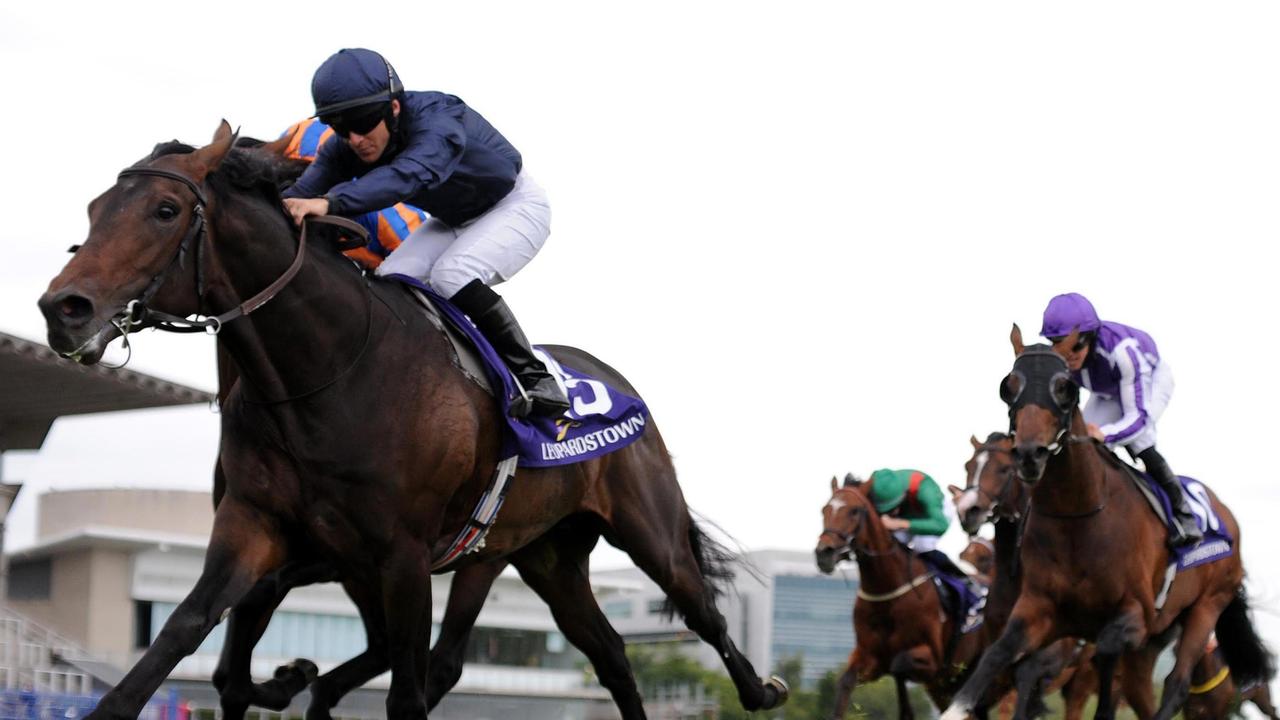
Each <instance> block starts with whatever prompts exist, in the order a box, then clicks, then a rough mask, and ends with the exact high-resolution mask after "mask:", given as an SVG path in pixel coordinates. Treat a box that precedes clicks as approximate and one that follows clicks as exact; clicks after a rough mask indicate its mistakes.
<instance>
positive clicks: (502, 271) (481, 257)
mask: <svg viewBox="0 0 1280 720" xmlns="http://www.w3.org/2000/svg"><path fill="white" fill-rule="evenodd" d="M550 234H551V205H550V203H549V202H548V200H547V193H546V191H545V190H543V189H542V187H541V186H539V185H538V184H537V183H536V182H534V181H533V180H532V179H531V178H530V177H529V176H528V175H527V174H525V173H524V172H523V171H522V172H521V173H520V174H519V175H518V176H516V184H515V186H514V187H513V188H511V192H509V193H507V196H506V197H504V198H502V199H501V200H499V201H498V204H496V205H494V206H493V207H492V208H490V210H489V211H488V212H486V213H485V214H483V215H481V216H480V217H478V218H476V219H474V220H471V221H469V222H466V223H464V224H462V225H459V226H457V227H454V226H451V225H447V224H445V223H443V222H441V221H440V220H437V219H436V218H427V221H426V222H424V223H423V224H422V225H420V226H419V227H418V229H417V230H414V231H413V234H411V235H410V236H409V237H408V238H406V239H405V241H404V242H403V243H401V245H400V247H398V248H396V250H395V252H393V253H391V254H390V255H388V256H387V259H386V260H384V261H383V262H382V264H381V265H379V266H378V270H377V273H378V274H379V275H390V274H392V273H399V274H402V275H408V276H410V277H415V278H417V279H419V280H421V281H422V282H424V283H426V284H427V285H430V286H431V288H432V289H433V290H435V291H436V292H438V293H440V294H441V295H443V296H445V297H447V298H448V297H453V295H454V293H456V292H458V291H459V290H461V289H462V288H463V286H465V285H466V284H467V283H469V282H471V281H472V280H476V279H479V280H480V281H481V282H483V283H484V284H485V285H497V284H498V283H500V282H503V281H504V280H509V279H511V276H512V275H515V274H516V272H518V271H519V270H520V269H521V268H523V267H524V266H525V265H528V264H529V261H530V260H532V259H533V256H534V255H537V254H538V251H539V250H541V249H542V246H543V244H544V243H546V241H547V236H548V235H550Z"/></svg>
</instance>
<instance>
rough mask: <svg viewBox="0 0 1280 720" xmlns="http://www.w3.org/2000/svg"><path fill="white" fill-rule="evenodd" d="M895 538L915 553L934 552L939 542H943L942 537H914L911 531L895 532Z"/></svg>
mask: <svg viewBox="0 0 1280 720" xmlns="http://www.w3.org/2000/svg"><path fill="white" fill-rule="evenodd" d="M893 536H894V537H895V538H897V539H898V542H900V543H902V544H903V545H906V546H907V547H909V548H911V550H912V551H913V552H915V553H923V552H929V551H930V550H934V549H936V548H937V547H938V541H940V540H942V536H940V535H913V534H911V531H910V530H895V531H894V532H893Z"/></svg>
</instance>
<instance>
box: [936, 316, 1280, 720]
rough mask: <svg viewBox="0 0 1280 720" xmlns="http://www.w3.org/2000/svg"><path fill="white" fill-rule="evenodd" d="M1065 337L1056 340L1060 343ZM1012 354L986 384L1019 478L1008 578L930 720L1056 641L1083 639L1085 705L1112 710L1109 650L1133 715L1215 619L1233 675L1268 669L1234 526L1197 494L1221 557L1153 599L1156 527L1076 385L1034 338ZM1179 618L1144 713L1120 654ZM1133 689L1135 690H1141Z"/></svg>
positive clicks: (1168, 682)
mask: <svg viewBox="0 0 1280 720" xmlns="http://www.w3.org/2000/svg"><path fill="white" fill-rule="evenodd" d="M1077 336H1078V333H1075V332H1073V333H1072V335H1071V337H1069V338H1068V340H1067V344H1068V345H1071V344H1074V343H1075V341H1076V338H1077ZM1010 340H1011V342H1012V344H1013V348H1014V354H1015V356H1016V360H1015V361H1014V365H1013V370H1012V372H1010V373H1009V374H1008V375H1007V376H1006V377H1005V378H1004V380H1003V382H1002V383H1001V386H1000V397H1001V399H1002V400H1004V401H1005V403H1006V404H1007V405H1008V406H1009V418H1010V426H1011V430H1012V434H1013V436H1014V438H1015V441H1014V445H1013V450H1012V457H1013V461H1014V465H1015V467H1016V469H1017V474H1018V476H1019V477H1020V479H1021V480H1022V481H1023V482H1025V483H1027V484H1028V485H1029V486H1031V502H1030V505H1029V508H1030V509H1029V515H1028V518H1027V523H1026V528H1025V530H1024V532H1023V535H1022V546H1021V547H1022V549H1021V553H1020V556H1019V562H1020V566H1021V571H1022V586H1021V592H1020V594H1019V595H1018V599H1017V601H1016V602H1015V604H1014V607H1013V610H1012V613H1011V614H1010V618H1009V622H1008V624H1007V625H1006V626H1005V629H1004V632H1003V633H1002V634H1001V636H1000V639H999V640H998V641H997V642H996V643H995V644H994V645H992V646H991V647H990V648H989V649H988V651H987V652H986V654H985V655H984V656H983V658H982V660H981V662H980V663H979V665H978V667H977V669H976V670H975V671H974V672H973V674H972V675H970V676H969V679H968V680H967V681H966V682H965V685H964V687H963V688H962V689H961V690H960V692H959V693H957V695H956V697H955V700H954V701H953V702H952V705H951V706H950V707H949V708H948V709H947V711H946V712H945V713H944V714H943V716H942V718H943V720H962V718H964V717H965V716H966V715H967V714H968V713H969V711H970V710H971V709H972V708H974V707H975V706H977V704H978V703H979V702H980V701H981V700H982V698H983V696H984V693H985V692H986V691H987V689H988V687H989V686H990V685H991V683H992V682H993V681H994V680H995V678H996V676H997V675H999V674H1000V673H1001V672H1003V671H1004V670H1005V669H1006V668H1007V667H1009V666H1010V665H1011V664H1012V663H1014V662H1016V661H1018V660H1020V659H1022V658H1023V657H1025V656H1026V655H1027V654H1028V653H1034V652H1036V651H1038V650H1040V649H1042V648H1044V647H1047V646H1048V645H1049V644H1051V643H1053V642H1054V641H1056V640H1058V639H1060V638H1062V637H1076V638H1084V639H1087V640H1091V641H1093V642H1094V643H1095V645H1096V650H1095V656H1094V657H1095V660H1094V662H1095V664H1096V667H1097V670H1098V696H1099V701H1098V711H1097V714H1096V715H1095V717H1101V718H1111V717H1114V708H1113V704H1112V702H1111V684H1112V678H1113V676H1114V673H1115V667H1116V663H1117V661H1118V660H1120V659H1121V655H1122V654H1123V655H1124V656H1125V658H1124V659H1125V662H1126V665H1125V667H1124V672H1123V675H1122V680H1123V682H1124V686H1125V688H1126V696H1127V697H1128V698H1129V701H1130V705H1131V706H1132V707H1133V709H1134V711H1135V712H1136V713H1137V714H1138V715H1139V717H1141V718H1144V719H1145V718H1150V717H1153V716H1154V717H1156V718H1157V719H1158V720H1169V718H1172V717H1173V716H1174V715H1175V714H1176V713H1177V712H1178V710H1179V709H1180V708H1181V707H1182V704H1183V703H1184V701H1185V700H1186V697H1187V693H1188V689H1189V687H1190V676H1191V669H1192V667H1193V666H1194V664H1195V663H1196V661H1197V660H1199V658H1200V655H1201V653H1202V651H1203V649H1204V646H1205V643H1206V641H1207V640H1208V638H1209V634H1210V633H1211V632H1213V631H1214V629H1215V627H1216V628H1217V633H1218V639H1219V642H1221V644H1222V648H1223V651H1224V657H1225V658H1226V661H1227V664H1228V665H1229V666H1230V667H1231V671H1232V674H1233V675H1235V676H1236V677H1237V678H1238V679H1239V680H1240V681H1241V682H1242V683H1248V682H1252V681H1258V680H1263V679H1267V678H1270V676H1271V675H1272V668H1271V665H1272V659H1271V657H1270V655H1269V653H1268V652H1267V650H1266V648H1265V647H1264V646H1263V645H1262V642H1261V640H1260V639H1259V638H1258V635H1257V632H1256V631H1255V630H1254V628H1253V625H1252V622H1251V619H1250V617H1249V607H1248V602H1247V599H1246V596H1245V594H1244V588H1243V586H1242V583H1243V580H1244V568H1243V565H1242V564H1241V560H1240V528H1239V525H1238V524H1237V523H1236V520H1235V517H1234V516H1233V515H1232V514H1231V512H1230V510H1228V509H1227V507H1226V506H1225V505H1223V504H1222V503H1221V502H1220V501H1219V500H1218V499H1217V498H1216V496H1213V495H1212V493H1210V494H1209V499H1210V502H1211V503H1212V509H1213V510H1214V511H1215V512H1216V513H1217V514H1218V516H1219V518H1220V520H1221V521H1222V523H1223V524H1224V527H1225V529H1226V531H1227V532H1228V533H1229V535H1230V536H1231V537H1232V538H1234V539H1235V548H1234V552H1233V553H1232V554H1231V555H1230V556H1227V557H1224V558H1221V559H1218V560H1216V561H1214V562H1209V563H1205V564H1203V565H1199V566H1196V567H1192V568H1189V569H1186V570H1183V571H1181V572H1179V573H1178V574H1177V576H1176V577H1175V578H1174V579H1173V582H1172V586H1171V587H1170V588H1169V590H1168V592H1167V594H1164V603H1163V605H1158V604H1157V597H1159V596H1161V595H1162V592H1161V591H1162V588H1163V585H1164V578H1165V575H1166V569H1167V568H1168V567H1169V558H1170V555H1169V550H1168V548H1167V546H1166V538H1167V530H1166V528H1165V526H1164V524H1163V523H1162V522H1161V521H1160V519H1159V518H1157V517H1156V515H1155V514H1154V513H1153V512H1152V511H1151V509H1150V508H1149V507H1148V505H1147V502H1146V499H1145V498H1144V496H1143V495H1142V494H1141V492H1140V491H1139V490H1138V489H1137V487H1136V486H1135V485H1134V483H1133V481H1132V479H1131V478H1130V475H1129V472H1130V471H1129V470H1128V469H1126V468H1125V467H1123V466H1122V463H1121V462H1120V461H1119V460H1118V459H1117V458H1115V456H1114V455H1112V454H1110V453H1109V452H1108V451H1106V450H1105V449H1104V448H1103V447H1101V446H1100V445H1098V444H1096V443H1095V442H1094V441H1093V440H1092V439H1090V438H1089V437H1088V435H1087V434H1086V431H1085V425H1084V420H1083V418H1082V417H1081V414H1080V410H1079V407H1078V402H1079V386H1078V385H1077V384H1076V383H1075V381H1074V380H1073V379H1072V377H1071V373H1070V371H1069V370H1068V368H1067V364H1066V360H1064V359H1063V357H1062V356H1061V355H1059V354H1058V353H1056V352H1054V350H1053V348H1051V347H1050V346H1048V345H1035V346H1031V347H1025V346H1024V345H1023V342H1022V334H1021V331H1020V330H1019V329H1018V328H1017V326H1016V325H1015V326H1014V329H1013V332H1012V334H1011V336H1010ZM1177 625H1181V628H1182V631H1181V634H1180V636H1179V638H1178V640H1177V645H1176V646H1175V652H1174V655H1175V661H1174V666H1173V670H1172V671H1171V672H1170V673H1169V675H1168V677H1167V678H1166V679H1165V684H1164V693H1163V695H1162V697H1161V701H1160V706H1159V708H1158V710H1155V712H1154V715H1153V712H1152V710H1153V708H1154V699H1153V697H1152V691H1151V686H1150V684H1149V682H1148V678H1149V677H1150V669H1149V668H1147V670H1146V674H1145V675H1144V674H1142V673H1140V672H1138V671H1139V669H1140V668H1139V667H1136V666H1131V665H1130V664H1128V662H1129V659H1130V658H1135V657H1137V658H1147V657H1151V658H1152V659H1153V658H1154V656H1153V655H1151V654H1150V653H1144V652H1136V651H1142V650H1144V649H1147V648H1152V647H1160V646H1162V645H1163V644H1165V643H1167V636H1168V635H1169V634H1171V633H1172V631H1174V630H1176V626H1177ZM1144 688H1145V692H1143V690H1144Z"/></svg>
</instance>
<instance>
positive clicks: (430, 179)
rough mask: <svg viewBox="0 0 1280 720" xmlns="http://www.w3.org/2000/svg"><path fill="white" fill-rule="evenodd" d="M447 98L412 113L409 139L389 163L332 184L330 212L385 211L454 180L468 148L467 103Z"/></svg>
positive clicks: (329, 195) (328, 194)
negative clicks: (464, 118) (459, 163)
mask: <svg viewBox="0 0 1280 720" xmlns="http://www.w3.org/2000/svg"><path fill="white" fill-rule="evenodd" d="M444 97H445V98H446V99H444V100H439V101H437V102H433V103H432V104H431V105H430V107H429V108H428V109H427V110H426V111H424V112H423V113H422V114H421V115H419V116H418V117H414V118H412V123H413V127H412V128H410V129H409V130H408V133H409V137H408V138H407V143H408V144H407V146H406V147H405V148H404V149H403V150H401V151H400V152H399V153H397V154H396V156H395V159H393V160H392V161H391V162H390V163H389V164H387V165H383V166H382V167H377V168H374V169H373V170H370V171H369V172H367V173H365V174H364V175H362V176H360V177H359V178H357V179H355V180H350V181H348V182H343V183H339V184H337V185H335V186H334V187H332V188H330V189H329V191H328V193H327V194H326V197H328V198H329V206H330V209H329V212H331V213H334V214H343V215H351V214H356V213H362V212H368V211H370V210H379V209H381V208H385V207H389V206H391V205H395V204H396V203H398V202H405V201H411V200H412V199H413V198H414V197H415V196H417V195H419V194H420V193H423V192H427V191H430V190H431V189H433V188H436V187H438V186H439V185H440V184H441V183H444V182H445V181H446V180H448V179H449V177H450V176H451V175H452V174H453V171H454V170H455V169H456V168H457V167H458V162H459V161H460V160H461V159H462V153H463V151H465V150H466V148H467V134H466V130H465V129H464V127H463V113H464V112H465V110H466V106H465V105H463V104H462V101H461V100H457V98H450V97H449V96H444ZM452 101H456V103H455V102H452ZM409 121H410V119H409V118H405V119H403V120H402V122H409Z"/></svg>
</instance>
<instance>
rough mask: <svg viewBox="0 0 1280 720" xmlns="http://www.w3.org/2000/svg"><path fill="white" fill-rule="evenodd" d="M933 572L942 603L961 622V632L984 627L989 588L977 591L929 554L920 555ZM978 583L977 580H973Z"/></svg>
mask: <svg viewBox="0 0 1280 720" xmlns="http://www.w3.org/2000/svg"><path fill="white" fill-rule="evenodd" d="M917 557H919V558H920V559H921V560H922V561H924V564H925V565H926V566H927V567H928V568H929V569H930V570H931V571H932V572H933V583H934V585H935V586H936V587H937V588H938V594H939V596H940V597H941V598H942V604H943V606H944V607H945V608H946V609H947V614H949V615H950V616H951V617H952V619H954V620H955V621H956V622H958V623H959V624H960V633H961V634H966V633H970V632H973V631H974V630H977V629H978V628H980V627H982V620H983V610H985V609H986V606H987V593H986V590H987V588H985V587H981V586H980V587H981V592H980V593H979V592H976V591H975V589H974V587H973V585H971V584H970V583H968V582H965V581H964V580H961V579H960V578H958V577H956V576H955V575H952V574H951V573H950V572H948V570H947V569H946V568H943V567H939V566H938V564H937V563H934V562H932V561H931V560H930V558H929V557H928V556H927V555H918V556H917ZM973 582H974V583H975V584H976V583H977V580H973Z"/></svg>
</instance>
